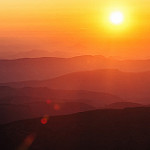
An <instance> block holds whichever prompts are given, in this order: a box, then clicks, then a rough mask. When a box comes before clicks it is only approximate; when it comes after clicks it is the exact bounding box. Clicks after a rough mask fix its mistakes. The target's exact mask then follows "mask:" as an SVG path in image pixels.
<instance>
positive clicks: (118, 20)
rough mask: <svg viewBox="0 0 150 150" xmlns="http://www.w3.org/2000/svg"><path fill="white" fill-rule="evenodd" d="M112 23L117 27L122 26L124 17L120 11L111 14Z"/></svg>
mask: <svg viewBox="0 0 150 150" xmlns="http://www.w3.org/2000/svg"><path fill="white" fill-rule="evenodd" d="M110 21H111V23H113V24H115V25H119V24H122V23H123V21H124V15H123V13H122V12H120V11H116V12H112V13H111V14H110Z"/></svg>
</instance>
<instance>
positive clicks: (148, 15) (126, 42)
mask: <svg viewBox="0 0 150 150" xmlns="http://www.w3.org/2000/svg"><path fill="white" fill-rule="evenodd" d="M114 10H119V11H121V12H123V14H124V16H125V20H124V23H123V24H122V25H121V26H117V27H116V26H114V25H112V24H110V22H109V21H108V18H109V15H110V14H111V12H113V11H114ZM0 20H1V21H0V52H6V51H18V52H20V51H29V50H31V49H43V50H49V51H68V52H74V51H76V52H79V53H81V52H82V53H84V54H102V55H106V56H111V55H112V56H119V57H130V58H132V57H134V58H136V57H138V58H150V52H149V50H150V44H149V41H150V37H149V35H150V1H149V0H122V1H120V0H118V1H113V0H105V2H104V1H100V0H53V1H52V0H5V1H1V2H0Z"/></svg>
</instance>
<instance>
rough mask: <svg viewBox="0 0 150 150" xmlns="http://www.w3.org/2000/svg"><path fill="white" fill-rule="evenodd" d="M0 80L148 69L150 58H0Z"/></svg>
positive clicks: (8, 80)
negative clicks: (94, 71) (104, 70)
mask: <svg viewBox="0 0 150 150" xmlns="http://www.w3.org/2000/svg"><path fill="white" fill-rule="evenodd" d="M0 68H1V69H0V82H14V81H24V80H44V79H50V78H54V77H57V76H60V75H64V74H67V73H71V72H77V71H86V70H95V69H119V70H122V71H138V72H139V71H148V70H150V60H116V59H112V58H106V57H103V56H100V55H98V56H90V55H85V56H78V57H73V58H55V57H47V58H22V59H16V60H0Z"/></svg>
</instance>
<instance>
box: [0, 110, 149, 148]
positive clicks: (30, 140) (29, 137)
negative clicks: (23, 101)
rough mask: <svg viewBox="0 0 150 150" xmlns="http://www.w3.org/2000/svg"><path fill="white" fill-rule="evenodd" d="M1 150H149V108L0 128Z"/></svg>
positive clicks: (27, 121)
mask: <svg viewBox="0 0 150 150" xmlns="http://www.w3.org/2000/svg"><path fill="white" fill-rule="evenodd" d="M0 136H1V140H0V142H1V149H4V150H14V149H19V150H22V149H29V150H50V149H52V150H60V149H61V150H88V149H89V150H99V149H101V150H149V149H150V144H149V139H150V108H132V109H124V110H96V111H89V112H84V113H77V114H73V115H68V116H57V117H51V118H50V119H49V121H48V123H47V124H46V125H42V124H41V123H40V119H32V120H24V121H18V122H14V123H11V124H7V125H5V126H1V131H0Z"/></svg>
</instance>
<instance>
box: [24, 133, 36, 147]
mask: <svg viewBox="0 0 150 150" xmlns="http://www.w3.org/2000/svg"><path fill="white" fill-rule="evenodd" d="M34 140H35V135H33V134H31V135H29V136H28V137H27V138H26V139H25V140H24V144H25V145H26V146H30V145H31V144H32V143H33V141H34Z"/></svg>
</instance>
